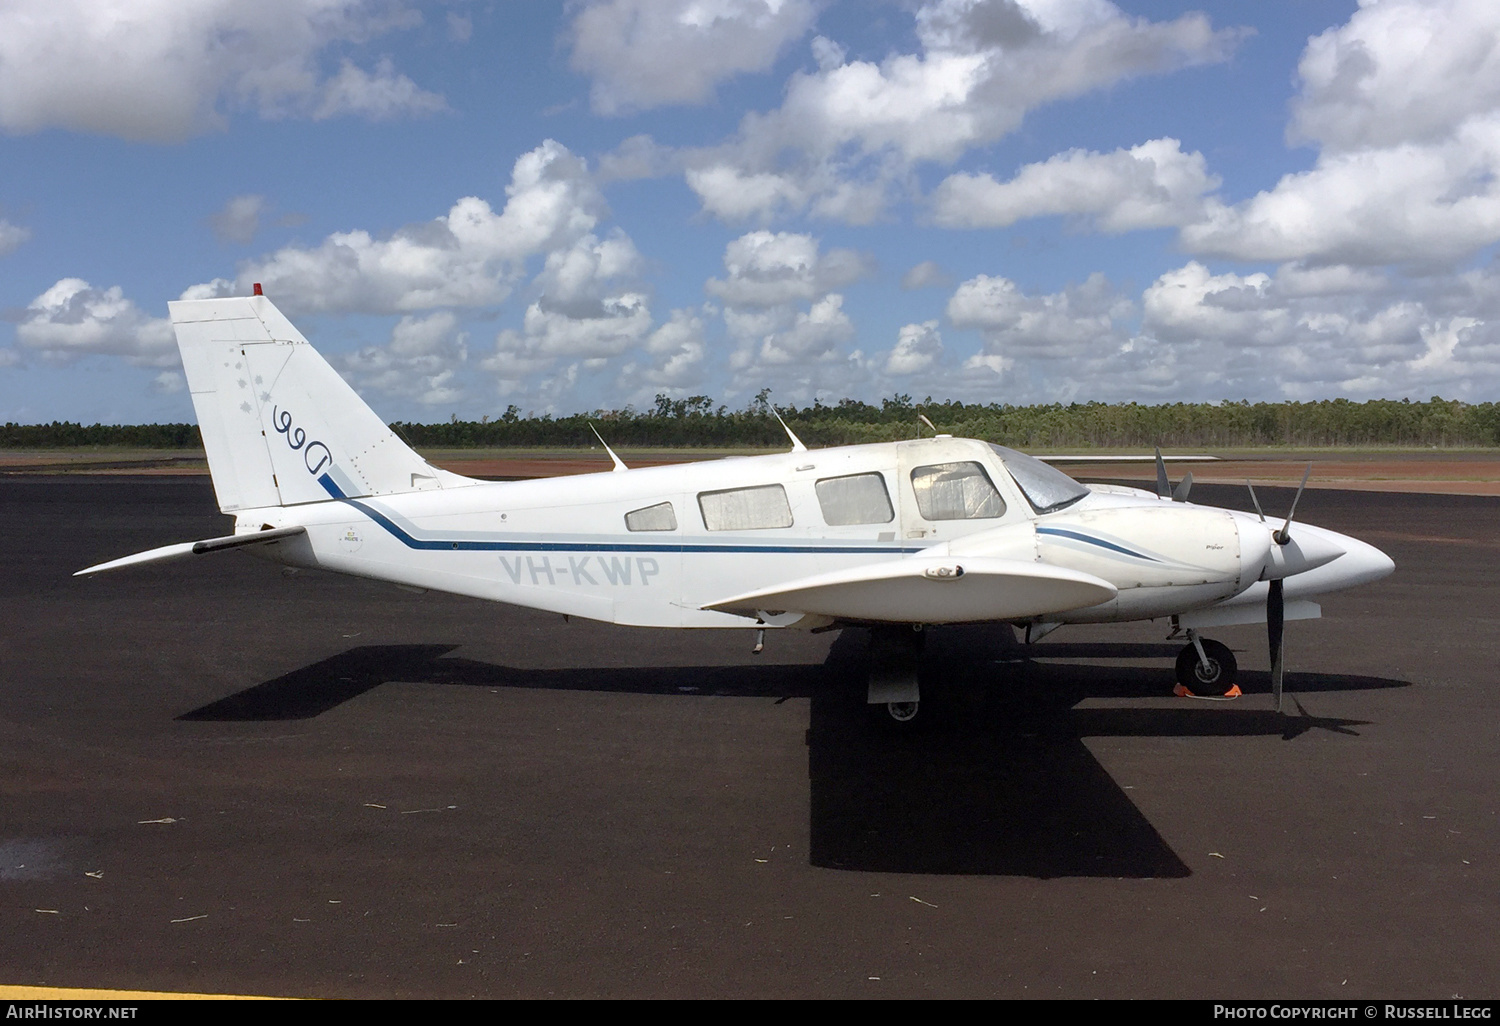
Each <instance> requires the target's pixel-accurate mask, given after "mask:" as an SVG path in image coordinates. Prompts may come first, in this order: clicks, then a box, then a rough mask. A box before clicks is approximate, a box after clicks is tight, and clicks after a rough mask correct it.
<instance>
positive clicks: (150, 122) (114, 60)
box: [0, 0, 443, 141]
mask: <svg viewBox="0 0 1500 1026" xmlns="http://www.w3.org/2000/svg"><path fill="white" fill-rule="evenodd" d="M420 22H421V16H420V14H418V13H417V12H416V11H413V10H409V9H407V8H406V7H404V6H403V5H402V4H401V3H400V2H398V0H265V2H262V3H255V4H246V3H240V2H237V0H9V2H7V3H6V4H4V5H3V6H0V129H4V130H5V131H8V132H12V133H21V132H36V131H40V130H42V129H45V128H64V129H69V130H73V131H80V132H94V133H99V134H103V135H111V136H117V137H120V138H124V139H133V140H152V141H170V140H179V139H184V138H187V137H189V136H192V135H196V134H199V133H201V132H205V131H210V130H214V129H221V128H223V127H224V126H225V125H226V124H227V121H228V117H229V115H230V114H231V113H233V112H236V111H241V110H244V111H252V112H255V113H258V114H259V115H261V116H262V117H287V116H301V117H332V116H334V115H337V114H356V115H362V116H365V117H375V118H384V117H392V116H396V115H403V114H425V113H430V112H431V111H433V110H435V109H440V108H441V107H442V106H443V101H442V98H441V97H439V96H436V95H435V94H433V93H429V92H426V91H424V90H422V89H420V88H419V87H417V86H416V84H415V83H413V82H412V81H411V80H410V79H408V78H406V77H405V76H403V75H400V74H399V73H397V72H396V71H395V69H394V68H393V67H392V66H391V65H390V64H389V62H385V61H382V62H380V63H379V64H377V66H376V68H375V70H374V71H373V73H372V72H367V71H364V70H362V69H360V68H358V67H357V66H355V65H354V64H352V63H349V62H347V61H346V62H345V63H344V64H343V66H342V67H341V69H340V71H339V72H338V73H337V74H336V75H333V76H332V77H327V76H325V75H324V74H323V73H322V70H321V68H320V66H319V65H320V57H321V55H322V54H323V52H324V51H325V50H326V49H327V48H328V47H330V46H331V45H335V44H358V43H362V42H365V41H368V40H369V39H372V38H374V37H377V36H380V35H382V34H384V33H387V32H390V31H393V30H397V29H403V28H409V27H412V26H414V25H417V24H420Z"/></svg>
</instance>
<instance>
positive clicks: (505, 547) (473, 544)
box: [318, 474, 921, 555]
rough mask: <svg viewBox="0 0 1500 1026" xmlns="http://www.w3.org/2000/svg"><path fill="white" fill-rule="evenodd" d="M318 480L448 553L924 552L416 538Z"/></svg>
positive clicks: (419, 545) (412, 544)
mask: <svg viewBox="0 0 1500 1026" xmlns="http://www.w3.org/2000/svg"><path fill="white" fill-rule="evenodd" d="M318 483H319V484H321V485H322V486H323V489H324V490H325V491H326V492H328V494H329V495H331V496H333V497H334V498H335V499H339V500H342V501H343V502H345V503H347V504H348V505H350V506H353V507H354V508H355V509H357V510H359V511H360V512H361V513H363V514H364V515H365V516H367V517H369V518H370V519H371V520H373V521H375V523H377V524H379V525H380V526H381V527H383V528H385V530H386V531H387V532H388V533H390V534H391V536H392V537H394V538H396V540H398V541H399V542H401V544H403V545H405V546H406V547H407V548H409V549H429V550H434V551H436V550H445V551H448V552H797V553H845V552H847V553H852V554H856V555H872V554H874V555H890V554H892V553H894V554H896V555H902V554H905V553H908V552H920V551H921V547H916V548H908V547H905V546H902V545H900V544H892V545H857V546H856V545H850V546H837V545H715V544H709V543H705V544H699V543H693V542H673V543H670V544H661V543H658V544H650V543H647V542H526V541H472V540H449V541H443V540H441V539H428V538H414V537H413V536H412V535H411V534H409V533H408V532H406V531H404V530H402V528H401V527H400V526H399V525H397V524H396V523H395V522H394V521H393V520H391V518H390V517H388V516H386V515H385V514H383V513H381V512H380V511H379V510H376V509H374V508H372V507H370V506H368V505H366V504H365V503H363V502H360V501H359V500H358V499H351V498H349V497H348V496H346V495H344V493H343V491H342V490H341V489H340V488H339V486H338V485H337V484H335V483H334V482H333V479H332V478H330V477H329V476H328V475H327V474H324V475H322V476H321V477H319V478H318Z"/></svg>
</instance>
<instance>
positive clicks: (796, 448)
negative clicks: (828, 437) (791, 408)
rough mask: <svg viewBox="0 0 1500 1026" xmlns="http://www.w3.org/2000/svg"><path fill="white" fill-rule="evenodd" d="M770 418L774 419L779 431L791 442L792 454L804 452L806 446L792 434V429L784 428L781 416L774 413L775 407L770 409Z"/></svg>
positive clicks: (784, 422) (784, 423)
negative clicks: (779, 427)
mask: <svg viewBox="0 0 1500 1026" xmlns="http://www.w3.org/2000/svg"><path fill="white" fill-rule="evenodd" d="M771 416H773V417H775V418H776V423H778V424H780V425H781V430H783V431H785V432H786V436H787V437H788V438H790V439H791V440H792V452H806V451H807V446H805V445H803V444H802V439H800V438H798V437H797V436H796V435H794V434H792V429H791V428H789V427H787V426H786V421H784V420H782V419H781V414H780V413H777V412H776V407H774V406H773V407H771Z"/></svg>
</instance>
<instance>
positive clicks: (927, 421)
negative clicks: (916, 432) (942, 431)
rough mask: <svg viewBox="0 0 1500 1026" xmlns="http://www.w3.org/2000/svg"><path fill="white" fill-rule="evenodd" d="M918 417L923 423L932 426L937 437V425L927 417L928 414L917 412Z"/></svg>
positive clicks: (934, 435)
mask: <svg viewBox="0 0 1500 1026" xmlns="http://www.w3.org/2000/svg"><path fill="white" fill-rule="evenodd" d="M917 419H918V420H920V421H921V422H922V423H923V424H926V425H927V426H928V427H930V428H932V434H933V437H937V435H938V429H937V425H936V424H934V423H933V422H932V421H930V420H928V419H927V414H925V413H919V414H917Z"/></svg>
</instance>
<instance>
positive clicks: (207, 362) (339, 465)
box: [167, 296, 471, 513]
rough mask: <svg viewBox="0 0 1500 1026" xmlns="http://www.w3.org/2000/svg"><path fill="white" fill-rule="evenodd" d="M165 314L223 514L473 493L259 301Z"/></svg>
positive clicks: (186, 306)
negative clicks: (338, 500)
mask: <svg viewBox="0 0 1500 1026" xmlns="http://www.w3.org/2000/svg"><path fill="white" fill-rule="evenodd" d="M167 305H168V307H169V308H170V310H171V316H172V328H173V330H175V331H176V333H177V347H178V349H180V350H181V351H182V366H183V371H184V372H185V373H186V375H187V381H188V390H189V391H190V392H191V393H192V397H193V408H194V410H195V411H196V412H197V414H198V426H199V429H200V430H201V431H202V433H203V446H204V448H205V450H207V453H208V469H209V472H210V473H211V474H212V475H213V482H214V492H215V494H217V495H218V498H219V508H220V509H221V510H223V511H224V512H225V513H232V512H235V511H237V510H242V509H255V508H258V507H263V506H290V505H294V504H296V503H302V502H318V501H322V500H327V499H329V498H335V497H339V496H351V497H353V496H363V495H390V494H394V493H398V492H414V491H422V490H425V489H429V488H442V487H453V486H455V485H462V484H469V483H471V482H470V481H469V480H468V479H467V478H463V477H460V476H458V475H457V474H450V473H448V472H447V471H444V470H439V469H437V468H436V467H433V466H432V465H430V464H429V463H428V462H427V461H426V460H424V459H422V457H421V456H418V455H417V454H416V453H415V452H413V451H412V450H411V449H410V448H408V447H407V445H406V444H405V443H404V442H402V441H401V440H400V439H399V438H397V437H396V436H395V434H394V433H392V431H391V429H390V428H388V427H387V426H386V425H385V422H384V421H382V420H381V419H380V418H379V417H378V416H376V415H375V411H373V410H371V409H370V407H369V406H367V405H365V402H364V400H362V399H361V398H360V397H359V395H358V394H357V393H356V392H355V391H354V389H353V388H351V387H350V386H349V384H348V382H346V381H345V380H344V379H343V378H341V377H340V376H339V374H338V372H337V371H335V370H334V369H333V368H332V367H330V366H329V365H328V362H327V361H326V360H324V359H323V357H322V356H320V355H319V354H318V351H317V350H316V349H314V348H313V347H312V346H311V345H310V344H308V341H307V339H305V338H303V337H302V334H301V332H299V331H298V330H297V329H296V328H295V327H293V326H292V323H291V322H290V321H288V320H287V319H286V317H284V316H283V315H282V313H281V311H280V310H278V309H276V307H275V306H274V305H272V303H271V301H270V300H269V299H267V298H265V297H264V296H245V297H237V298H232V299H200V300H182V301H179V302H175V303H169V304H167Z"/></svg>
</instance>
